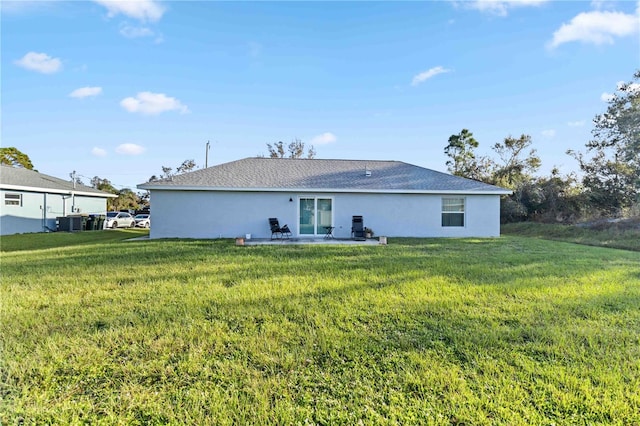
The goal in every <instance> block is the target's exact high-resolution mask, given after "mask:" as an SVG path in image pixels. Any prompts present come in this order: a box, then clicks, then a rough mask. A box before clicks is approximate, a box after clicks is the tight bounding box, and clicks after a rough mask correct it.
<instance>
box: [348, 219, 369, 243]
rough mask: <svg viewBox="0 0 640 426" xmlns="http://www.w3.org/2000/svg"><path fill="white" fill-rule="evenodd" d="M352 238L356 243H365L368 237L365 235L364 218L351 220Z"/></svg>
mask: <svg viewBox="0 0 640 426" xmlns="http://www.w3.org/2000/svg"><path fill="white" fill-rule="evenodd" d="M351 236H352V237H353V239H354V240H356V241H364V240H366V239H367V238H366V236H365V234H364V221H363V220H362V216H353V217H352V219H351Z"/></svg>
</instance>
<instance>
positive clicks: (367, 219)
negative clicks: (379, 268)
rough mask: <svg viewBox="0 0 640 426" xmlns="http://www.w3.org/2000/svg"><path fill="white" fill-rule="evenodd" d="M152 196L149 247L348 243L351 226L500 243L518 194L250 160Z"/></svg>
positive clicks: (411, 170) (382, 166)
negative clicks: (504, 215) (225, 241)
mask: <svg viewBox="0 0 640 426" xmlns="http://www.w3.org/2000/svg"><path fill="white" fill-rule="evenodd" d="M138 188H140V189H146V190H149V191H150V198H151V203H152V206H153V226H152V227H151V233H150V236H151V238H172V237H179V238H234V237H238V236H245V235H246V234H251V236H252V237H253V238H270V236H271V232H270V227H269V222H268V219H269V218H271V217H276V218H278V219H279V222H280V224H281V225H285V224H287V225H288V226H289V228H290V230H291V232H292V233H293V236H294V237H322V236H324V235H325V228H324V227H325V226H332V227H334V230H333V235H334V236H335V237H336V238H350V237H351V226H352V218H353V216H356V215H359V216H363V221H364V226H365V227H368V228H371V229H373V231H374V232H375V235H378V236H390V237H497V236H499V235H500V196H501V195H506V194H510V193H511V191H509V190H506V189H503V188H499V187H496V186H492V185H487V184H484V183H481V182H477V181H474V180H469V179H464V178H461V177H457V176H452V175H449V174H446V173H440V172H437V171H434V170H430V169H426V168H423V167H419V166H415V165H412V164H407V163H404V162H400V161H364V160H321V159H282V158H245V159H242V160H238V161H233V162H229V163H225V164H220V165H217V166H213V167H209V168H206V169H201V170H197V171H194V172H190V173H185V174H182V175H177V176H174V177H172V178H170V179H164V180H159V181H154V182H147V183H144V184H140V185H138Z"/></svg>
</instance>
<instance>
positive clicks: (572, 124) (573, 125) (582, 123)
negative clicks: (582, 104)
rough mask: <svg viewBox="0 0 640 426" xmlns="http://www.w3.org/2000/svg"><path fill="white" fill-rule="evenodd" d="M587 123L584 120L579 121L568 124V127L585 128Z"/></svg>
mask: <svg viewBox="0 0 640 426" xmlns="http://www.w3.org/2000/svg"><path fill="white" fill-rule="evenodd" d="M584 123H585V121H584V120H579V121H569V122H568V123H567V126H569V127H582V126H584Z"/></svg>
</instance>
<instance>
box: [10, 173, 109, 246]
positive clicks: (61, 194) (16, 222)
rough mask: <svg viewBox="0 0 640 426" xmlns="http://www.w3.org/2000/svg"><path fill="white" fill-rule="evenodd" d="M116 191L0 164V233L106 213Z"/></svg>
mask: <svg viewBox="0 0 640 426" xmlns="http://www.w3.org/2000/svg"><path fill="white" fill-rule="evenodd" d="M115 197H116V195H113V194H109V193H107V192H103V191H99V190H97V189H94V188H90V187H88V186H84V185H78V184H75V185H74V183H73V182H70V181H66V180H63V179H58V178H56V177H53V176H47V175H44V174H42V173H38V172H34V171H33V170H27V169H23V168H18V167H10V166H7V165H4V164H2V165H1V167H0V203H1V204H0V207H1V212H2V215H1V217H0V235H10V234H21V233H27V232H46V231H48V230H55V229H56V218H57V217H62V216H69V215H78V214H82V215H89V214H101V215H103V214H106V211H107V198H115Z"/></svg>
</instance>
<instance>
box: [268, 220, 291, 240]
mask: <svg viewBox="0 0 640 426" xmlns="http://www.w3.org/2000/svg"><path fill="white" fill-rule="evenodd" d="M269 226H270V227H271V239H272V240H273V239H274V237H275V238H278V235H280V237H279V238H280V239H282V238H289V237H290V236H291V230H290V229H289V225H284V226H280V224H279V223H278V218H275V217H270V218H269Z"/></svg>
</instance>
